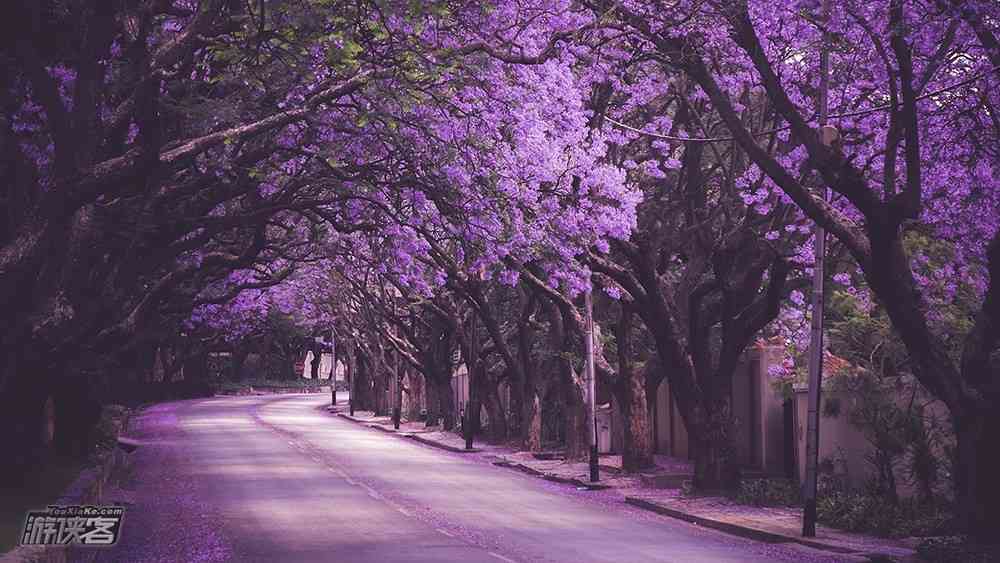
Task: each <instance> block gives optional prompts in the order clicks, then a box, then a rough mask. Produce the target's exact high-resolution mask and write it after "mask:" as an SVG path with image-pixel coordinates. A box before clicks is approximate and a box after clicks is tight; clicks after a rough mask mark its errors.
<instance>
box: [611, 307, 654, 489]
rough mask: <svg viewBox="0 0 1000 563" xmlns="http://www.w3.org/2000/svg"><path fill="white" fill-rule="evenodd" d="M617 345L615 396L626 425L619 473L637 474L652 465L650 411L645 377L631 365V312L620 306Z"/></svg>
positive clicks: (616, 335)
mask: <svg viewBox="0 0 1000 563" xmlns="http://www.w3.org/2000/svg"><path fill="white" fill-rule="evenodd" d="M616 328H617V330H616V334H615V337H616V340H617V343H618V381H617V385H615V395H616V399H617V401H616V402H617V403H618V405H619V408H621V413H622V419H623V420H624V421H625V429H624V432H623V438H624V440H623V441H624V444H623V448H622V469H624V470H625V471H639V470H641V469H646V468H648V467H652V466H653V465H654V461H653V443H652V434H651V432H650V426H649V409H648V408H647V406H646V387H645V376H644V374H640V373H637V372H636V370H635V369H634V368H633V365H632V311H631V310H630V309H629V308H628V307H626V306H623V308H622V312H621V318H620V319H619V321H618V326H617V327H616Z"/></svg>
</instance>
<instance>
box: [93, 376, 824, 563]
mask: <svg viewBox="0 0 1000 563" xmlns="http://www.w3.org/2000/svg"><path fill="white" fill-rule="evenodd" d="M328 402H329V396H328V395H322V394H321V395H272V396H252V397H217V398H213V399H204V400H193V401H180V402H173V403H164V404H159V405H155V406H153V407H151V408H148V409H146V410H145V411H143V412H142V413H141V415H140V416H138V417H137V418H136V420H135V421H134V424H133V430H132V432H131V435H132V436H133V437H134V438H135V439H136V440H138V441H139V442H140V443H141V444H142V445H141V446H140V447H139V449H138V450H137V451H136V452H135V453H134V454H132V455H133V458H134V462H133V465H132V468H131V470H130V472H129V475H128V476H127V477H125V478H124V479H123V480H122V483H121V485H120V487H112V488H111V489H110V490H109V491H108V492H107V494H106V497H108V499H109V500H111V501H114V500H118V501H120V502H123V503H124V504H125V506H126V510H125V517H124V520H123V522H122V534H121V539H120V540H119V543H118V544H117V545H115V546H113V547H109V548H102V549H101V550H100V551H99V552H98V561H143V562H151V561H281V562H290V561H335V562H345V563H364V562H380V563H381V562H395V561H401V562H418V561H420V562H447V561H456V562H458V561H460V562H463V563H473V562H487V563H498V562H499V561H525V562H527V561H539V562H542V561H545V562H549V561H551V562H557V561H565V562H572V563H583V562H590V561H624V562H630V563H638V562H642V561H677V562H698V561H837V560H843V559H842V558H841V559H838V558H837V557H831V556H830V554H824V553H821V552H817V551H813V550H811V549H809V548H805V547H801V546H789V545H787V544H783V545H773V544H762V543H758V542H755V541H751V540H746V539H742V538H736V537H732V536H728V535H725V534H722V533H720V532H716V531H713V530H706V529H701V528H698V527H697V526H693V525H691V524H687V523H684V522H680V521H677V520H673V519H670V518H666V517H663V516H659V515H656V514H652V513H648V512H645V511H642V510H638V509H636V508H633V507H630V506H628V505H625V504H624V503H622V502H621V500H620V497H617V496H615V494H614V493H613V492H607V491H605V492H590V491H577V490H576V489H575V488H573V487H570V486H566V485H561V484H557V483H550V482H547V481H543V480H540V479H538V478H535V477H531V476H528V475H524V474H521V473H518V472H516V471H512V470H510V469H504V468H500V467H496V466H493V465H491V464H490V463H489V461H488V460H487V459H485V458H484V457H483V456H463V454H457V453H451V452H445V451H441V450H438V449H434V448H430V447H428V446H425V445H422V444H418V443H415V442H413V441H411V440H404V439H401V438H399V437H397V436H392V435H388V434H385V433H382V432H379V431H377V430H372V429H369V428H365V427H362V426H360V425H357V424H355V423H353V422H350V421H347V420H344V419H342V418H340V417H336V416H332V415H331V414H329V413H328V412H326V411H325V409H324V407H325V405H326V404H328Z"/></svg>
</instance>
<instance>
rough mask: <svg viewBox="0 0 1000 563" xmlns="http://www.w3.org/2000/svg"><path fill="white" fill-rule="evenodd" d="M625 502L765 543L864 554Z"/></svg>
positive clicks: (632, 499)
mask: <svg viewBox="0 0 1000 563" xmlns="http://www.w3.org/2000/svg"><path fill="white" fill-rule="evenodd" d="M625 503H626V504H631V505H632V506H636V507H639V508H642V509H645V510H650V511H652V512H656V513H657V514H662V515H664V516H670V517H671V518H677V519H678V520H683V521H685V522H690V523H692V524H698V525H699V526H704V527H706V528H712V529H715V530H719V531H720V532H725V533H727V534H732V535H734V536H740V537H743V538H748V539H752V540H757V541H762V542H767V543H797V544H801V545H804V546H806V547H811V548H813V549H820V550H823V551H830V552H833V553H841V554H850V555H864V554H865V552H863V551H858V550H856V549H850V548H846V547H840V546H836V545H830V544H828V543H823V542H818V541H815V540H810V539H806V538H800V537H796V536H787V535H785V534H778V533H774V532H766V531H764V530H758V529H756V528H750V527H747V526H740V525H739V524H732V523H730V522H722V521H720V520H713V519H711V518H705V517H703V516H695V515H694V514H689V513H687V512H682V511H680V510H676V509H674V508H668V507H666V506H663V505H662V504H658V503H655V502H651V501H648V500H645V499H642V498H638V497H629V496H627V497H625Z"/></svg>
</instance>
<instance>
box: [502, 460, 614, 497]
mask: <svg viewBox="0 0 1000 563" xmlns="http://www.w3.org/2000/svg"><path fill="white" fill-rule="evenodd" d="M493 465H496V466H498V467H507V468H509V469H516V470H518V471H521V472H522V473H527V474H528V475H534V476H535V477H541V478H542V479H545V480H546V481H552V482H555V483H563V484H565V485H573V486H576V487H582V488H585V489H587V490H588V491H602V490H604V489H610V488H611V486H610V485H602V484H600V483H589V482H587V481H581V480H580V479H576V478H574V477H561V476H559V475H553V474H552V473H545V472H544V471H539V470H538V469H535V468H533V467H528V466H527V465H522V464H520V463H516V462H513V461H494V462H493Z"/></svg>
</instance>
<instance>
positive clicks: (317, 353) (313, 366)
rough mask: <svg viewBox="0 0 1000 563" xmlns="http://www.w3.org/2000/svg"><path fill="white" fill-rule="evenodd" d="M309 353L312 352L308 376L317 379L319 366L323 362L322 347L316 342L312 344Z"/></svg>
mask: <svg viewBox="0 0 1000 563" xmlns="http://www.w3.org/2000/svg"><path fill="white" fill-rule="evenodd" d="M310 351H311V352H312V355H313V358H312V361H311V362H309V364H310V365H309V376H310V377H311V378H312V379H319V365H320V362H322V361H323V347H322V346H320V345H319V343H317V342H313V344H312V345H311V346H310Z"/></svg>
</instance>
